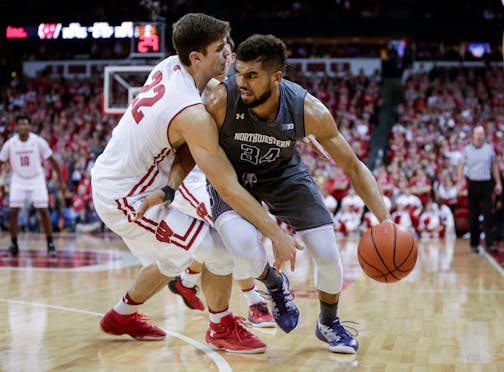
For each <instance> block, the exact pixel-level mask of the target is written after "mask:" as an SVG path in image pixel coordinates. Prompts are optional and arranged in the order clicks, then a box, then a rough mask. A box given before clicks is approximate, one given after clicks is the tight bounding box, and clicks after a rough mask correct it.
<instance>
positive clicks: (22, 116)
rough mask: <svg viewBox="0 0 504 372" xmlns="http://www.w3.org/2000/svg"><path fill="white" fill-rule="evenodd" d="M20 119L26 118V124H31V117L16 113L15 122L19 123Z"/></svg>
mask: <svg viewBox="0 0 504 372" xmlns="http://www.w3.org/2000/svg"><path fill="white" fill-rule="evenodd" d="M21 120H28V124H31V117H29V116H28V115H24V114H23V115H18V116H16V124H19V122H20V121H21Z"/></svg>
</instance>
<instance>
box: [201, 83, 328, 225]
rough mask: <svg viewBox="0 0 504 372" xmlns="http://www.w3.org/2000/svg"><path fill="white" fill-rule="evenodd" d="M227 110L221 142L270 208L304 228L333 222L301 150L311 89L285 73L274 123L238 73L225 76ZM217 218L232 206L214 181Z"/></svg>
mask: <svg viewBox="0 0 504 372" xmlns="http://www.w3.org/2000/svg"><path fill="white" fill-rule="evenodd" d="M224 84H225V86H226V88H227V113H226V118H225V120H224V124H223V126H222V128H221V131H220V137H219V138H220V140H219V142H220V145H221V146H222V148H223V149H224V151H225V152H226V155H227V157H228V158H229V160H230V161H231V163H232V164H233V167H234V169H235V170H236V173H237V175H238V179H239V181H240V183H241V184H242V185H243V186H244V187H245V188H246V189H247V191H249V192H250V193H251V194H252V195H253V196H254V197H255V198H256V199H257V200H259V201H263V202H264V203H266V205H267V206H268V208H269V210H270V212H271V213H272V214H274V215H275V216H277V217H279V218H280V219H281V220H282V221H284V222H286V223H287V224H289V225H290V226H291V227H292V228H293V229H294V230H296V231H301V230H306V229H311V228H314V227H318V226H322V225H327V224H331V223H333V220H332V217H331V215H330V213H329V212H328V210H327V208H326V207H325V205H324V202H323V200H322V197H321V195H320V192H319V190H318V187H317V185H316V184H315V182H314V181H313V179H312V178H311V175H310V172H309V171H308V169H307V168H306V166H305V164H304V163H303V162H302V160H301V156H300V154H299V152H298V151H297V140H298V139H300V138H303V137H304V136H305V130H304V98H305V96H306V90H305V89H303V88H302V87H301V86H299V85H298V84H295V83H293V82H291V81H288V80H285V79H283V80H282V81H281V83H280V107H279V111H278V116H277V118H276V120H275V122H273V123H266V122H263V121H261V120H259V119H258V118H257V117H256V116H255V115H254V114H253V113H252V111H250V110H249V108H248V107H247V106H246V105H245V104H244V103H243V101H242V100H241V97H240V91H239V89H238V87H237V85H236V80H235V78H234V76H232V77H230V78H229V79H227V80H226V81H225V82H224ZM208 191H209V194H210V203H211V206H212V215H213V218H214V221H215V220H216V219H217V217H218V216H220V215H221V214H222V213H224V212H226V211H228V210H231V208H230V207H229V206H228V205H227V204H226V203H225V202H224V201H223V200H222V199H221V198H220V196H219V195H218V194H217V192H216V190H215V189H213V187H212V186H211V185H209V186H208Z"/></svg>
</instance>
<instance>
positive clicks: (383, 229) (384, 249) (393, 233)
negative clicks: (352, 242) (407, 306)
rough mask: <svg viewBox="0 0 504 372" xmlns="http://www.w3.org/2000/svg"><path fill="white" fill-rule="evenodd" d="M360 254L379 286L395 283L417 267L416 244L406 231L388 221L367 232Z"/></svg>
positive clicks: (363, 263)
mask: <svg viewBox="0 0 504 372" xmlns="http://www.w3.org/2000/svg"><path fill="white" fill-rule="evenodd" d="M357 253H358V258H359V264H360V266H361V267H362V270H363V271H364V272H365V273H366V275H367V276H369V277H370V278H371V279H374V280H376V281H378V282H382V283H393V282H397V281H398V280H401V279H402V278H404V277H405V276H407V275H408V274H409V273H410V272H411V270H413V268H414V267H415V263H416V260H417V243H416V241H415V239H414V238H413V235H412V234H411V233H410V232H409V231H408V230H406V229H405V228H404V227H402V226H400V225H397V224H395V223H392V222H390V221H387V222H382V223H380V224H378V225H376V226H373V227H371V228H369V229H367V230H366V232H365V233H364V235H362V237H361V239H360V241H359V245H358V247H357Z"/></svg>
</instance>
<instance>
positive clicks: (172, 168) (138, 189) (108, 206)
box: [91, 13, 298, 353]
mask: <svg viewBox="0 0 504 372" xmlns="http://www.w3.org/2000/svg"><path fill="white" fill-rule="evenodd" d="M229 31H230V27H229V24H228V23H227V22H223V21H220V20H217V19H215V18H213V17H210V16H207V15H204V14H194V13H191V14H187V15H185V16H183V17H182V18H181V19H180V20H179V21H177V22H176V23H175V24H174V25H173V35H172V41H173V45H174V47H175V49H176V51H177V55H176V56H171V57H168V58H167V59H165V60H163V61H162V62H160V63H159V64H158V65H157V66H155V67H154V69H153V70H152V72H151V73H150V75H149V77H148V79H147V81H146V83H145V85H144V87H143V89H142V90H141V92H140V93H139V95H138V96H137V97H136V98H135V100H133V102H132V103H131V104H130V106H129V107H128V109H127V111H126V112H125V114H124V115H123V116H122V118H121V120H120V121H119V123H118V125H117V127H116V128H115V129H114V131H113V133H112V138H111V139H110V142H109V143H108V144H107V147H106V148H105V150H104V152H103V153H102V154H101V155H100V156H99V157H98V159H97V160H96V163H95V165H94V167H93V169H92V171H91V176H92V189H93V201H94V203H95V206H96V210H97V212H98V214H99V216H100V218H101V219H102V220H103V221H104V222H105V223H106V224H107V226H108V227H109V228H110V229H111V230H113V231H114V232H116V233H117V234H118V235H120V236H121V237H122V239H123V240H124V242H125V243H126V244H127V246H128V247H129V249H130V250H131V251H132V253H133V254H135V255H136V256H137V257H138V258H139V259H140V261H141V263H142V265H143V267H142V269H141V270H140V271H139V273H138V275H137V277H136V278H135V280H134V282H133V284H132V286H131V287H130V289H129V290H128V291H127V292H126V294H125V295H124V297H123V298H122V299H121V300H120V301H119V302H118V303H117V305H116V306H114V308H113V309H111V310H110V311H109V312H108V313H107V314H105V316H104V317H103V318H102V319H101V321H100V324H101V327H102V329H103V330H104V331H105V332H107V333H111V334H115V335H121V334H128V335H130V336H132V337H133V338H136V339H140V340H162V339H164V338H165V336H166V333H165V332H164V331H163V330H162V329H160V328H159V327H156V326H154V325H151V324H149V323H147V322H146V321H145V318H144V317H143V316H142V315H140V314H139V313H138V311H137V310H138V308H139V306H140V305H141V304H142V303H143V302H145V301H146V300H148V299H149V298H150V297H152V296H153V295H154V294H156V293H157V292H158V291H159V290H160V289H161V288H163V287H164V286H165V285H166V284H167V283H168V282H169V281H170V279H171V278H172V277H174V276H176V275H179V274H180V273H181V272H182V271H183V270H184V269H185V268H186V267H187V266H188V265H189V263H190V262H191V261H192V251H193V250H195V249H198V256H199V257H200V258H201V259H202V260H203V262H204V264H205V267H204V270H203V277H202V289H203V293H204V294H205V297H206V300H207V304H208V308H209V312H210V325H209V329H208V331H207V334H206V337H205V339H206V341H207V342H208V343H209V344H210V345H211V346H212V347H214V348H217V349H224V350H227V351H231V352H242V353H254V352H263V351H264V350H265V349H266V345H265V344H264V343H263V342H262V341H260V340H259V339H258V338H257V337H255V336H254V335H253V334H252V333H250V332H248V331H247V330H246V329H245V328H244V327H243V326H242V325H241V323H240V322H239V320H238V319H235V318H234V316H233V314H232V313H231V312H230V311H229V308H228V305H229V296H230V293H231V273H232V270H233V264H232V259H231V257H230V256H229V255H228V253H227V251H226V249H225V248H224V246H223V244H222V241H221V239H220V237H219V236H218V234H217V233H216V231H215V230H214V229H213V228H211V227H210V226H209V225H208V224H206V223H205V222H203V221H201V220H197V219H195V218H193V217H190V216H188V215H186V214H184V213H182V212H180V211H179V210H177V209H176V208H173V207H171V206H168V207H166V206H165V205H164V204H162V202H163V201H171V200H173V196H174V193H175V190H174V189H173V188H172V187H171V186H175V185H178V184H180V182H181V181H182V178H183V177H184V176H185V175H186V174H187V173H188V168H191V167H192V166H193V164H194V163H193V162H192V158H191V157H189V156H188V155H189V151H187V150H190V153H191V155H192V157H193V158H194V161H195V162H196V164H198V165H199V167H200V168H201V170H202V171H203V172H204V173H205V174H206V176H207V178H208V179H209V181H210V182H211V183H212V184H213V185H214V187H215V188H216V189H218V190H219V192H220V193H221V194H222V195H223V197H224V199H226V201H227V202H228V203H229V204H231V205H233V208H235V209H236V210H237V211H238V212H239V213H241V214H242V215H243V216H244V217H245V218H247V219H248V220H250V221H251V222H252V223H253V224H254V225H256V226H257V228H258V229H259V230H261V231H262V232H263V233H264V234H265V235H266V236H268V237H269V238H270V239H272V241H273V245H274V248H275V249H276V250H277V257H278V258H277V261H278V262H277V263H278V264H281V262H283V261H291V265H294V264H295V252H296V249H297V248H298V246H297V244H296V242H295V240H294V239H293V238H292V237H290V236H288V235H286V234H285V233H284V232H283V231H282V230H281V229H280V228H279V227H278V226H277V225H276V224H275V223H274V222H273V221H272V220H271V219H270V218H269V217H268V216H267V214H266V213H265V212H264V210H263V209H262V207H261V205H260V204H259V203H258V202H257V201H256V200H255V199H254V198H253V197H252V196H251V195H250V194H248V193H247V192H246V191H245V189H244V188H243V187H241V186H240V184H239V183H238V181H237V177H236V173H235V172H234V170H233V168H232V167H231V165H230V163H229V161H228V159H227V158H226V156H225V155H224V152H223V151H222V149H221V148H220V146H219V141H218V132H217V127H216V125H215V122H214V121H213V119H212V118H211V116H210V115H209V114H208V112H207V111H206V110H205V107H204V106H203V104H202V101H201V96H200V95H201V93H202V92H203V90H204V88H205V87H206V85H207V83H208V81H209V80H210V79H211V78H212V77H214V76H218V75H220V74H222V73H223V72H224V69H225V66H226V57H227V54H228V51H226V49H225V48H224V47H225V44H226V37H227V35H228V34H229ZM185 144H187V146H185ZM187 160H189V162H190V164H189V162H188V161H187ZM179 175H180V176H179ZM168 180H170V181H169V183H168ZM147 196H149V198H148V199H146V197H147Z"/></svg>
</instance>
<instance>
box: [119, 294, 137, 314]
mask: <svg viewBox="0 0 504 372" xmlns="http://www.w3.org/2000/svg"><path fill="white" fill-rule="evenodd" d="M140 305H142V304H139V303H136V302H134V301H133V300H131V298H130V297H129V294H128V293H126V294H125V295H124V297H123V298H121V301H119V302H118V303H117V305H115V306H114V310H115V311H116V313H119V314H122V315H128V314H133V313H136V312H137V310H138V308H139V307H140Z"/></svg>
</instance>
